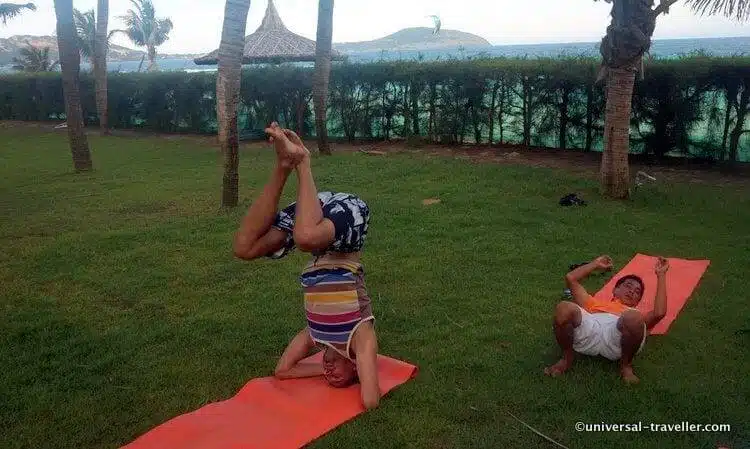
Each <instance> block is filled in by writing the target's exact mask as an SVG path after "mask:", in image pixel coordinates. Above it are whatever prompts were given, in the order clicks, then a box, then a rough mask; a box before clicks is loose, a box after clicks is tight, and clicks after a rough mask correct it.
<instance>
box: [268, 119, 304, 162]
mask: <svg viewBox="0 0 750 449" xmlns="http://www.w3.org/2000/svg"><path fill="white" fill-rule="evenodd" d="M266 132H267V133H268V134H269V136H270V138H269V141H270V142H271V143H272V144H273V148H274V150H276V157H277V158H278V160H279V161H281V162H282V163H283V165H285V166H292V167H294V166H295V165H297V164H298V163H299V161H300V160H302V158H303V157H304V152H303V151H302V150H301V149H300V148H298V147H299V145H297V144H295V143H294V142H292V141H290V140H289V137H288V135H287V133H286V132H285V131H284V129H282V128H281V127H280V126H279V124H278V123H276V122H273V123H271V125H270V126H269V127H268V128H266Z"/></svg>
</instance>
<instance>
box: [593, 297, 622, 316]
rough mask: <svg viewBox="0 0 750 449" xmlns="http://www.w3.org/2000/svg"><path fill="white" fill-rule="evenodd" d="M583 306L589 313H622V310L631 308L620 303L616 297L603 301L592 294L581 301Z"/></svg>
mask: <svg viewBox="0 0 750 449" xmlns="http://www.w3.org/2000/svg"><path fill="white" fill-rule="evenodd" d="M583 308H584V310H586V311H587V312H589V313H611V314H613V315H618V316H619V315H622V312H624V311H626V310H628V309H631V307H628V306H626V305H625V304H623V303H621V302H620V301H619V300H618V299H614V298H613V299H612V300H610V301H604V300H601V299H598V298H594V297H593V296H589V297H588V299H587V300H586V301H584V303H583Z"/></svg>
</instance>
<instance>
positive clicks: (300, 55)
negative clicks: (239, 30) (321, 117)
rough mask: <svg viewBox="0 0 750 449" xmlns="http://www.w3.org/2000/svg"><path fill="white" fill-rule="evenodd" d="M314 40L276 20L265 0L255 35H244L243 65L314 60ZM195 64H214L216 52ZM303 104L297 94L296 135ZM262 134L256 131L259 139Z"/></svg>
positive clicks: (337, 57)
mask: <svg viewBox="0 0 750 449" xmlns="http://www.w3.org/2000/svg"><path fill="white" fill-rule="evenodd" d="M315 46H316V45H315V41H314V40H311V39H307V38H305V37H302V36H300V35H298V34H295V33H293V32H291V31H289V29H288V28H287V27H286V26H285V25H284V22H283V21H282V20H281V17H279V13H278V11H276V6H274V4H273V0H268V6H267V7H266V15H265V17H263V22H261V24H260V26H259V27H258V29H257V30H255V32H254V33H253V34H251V35H249V36H245V48H244V50H243V51H242V64H281V63H284V62H310V61H315ZM332 59H333V60H342V59H345V57H344V56H343V55H341V54H340V53H338V52H335V51H332ZM193 62H195V64H197V65H217V64H218V63H219V50H218V49H217V50H214V51H212V52H211V53H209V54H207V55H205V56H201V57H200V58H196V59H194V60H193ZM304 111H305V101H304V100H303V98H302V94H300V98H299V99H298V102H297V132H298V133H299V134H301V133H302V123H303V116H304ZM261 135H263V133H262V132H258V136H261Z"/></svg>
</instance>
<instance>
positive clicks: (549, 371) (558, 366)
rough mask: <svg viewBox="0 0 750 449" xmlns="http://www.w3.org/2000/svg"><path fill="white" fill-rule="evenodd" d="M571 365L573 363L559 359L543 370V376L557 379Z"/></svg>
mask: <svg viewBox="0 0 750 449" xmlns="http://www.w3.org/2000/svg"><path fill="white" fill-rule="evenodd" d="M572 364H573V362H571V361H569V360H567V359H564V358H562V359H560V361H559V362H557V363H555V364H554V365H552V366H548V367H547V368H544V374H546V375H548V376H552V377H557V376H560V375H562V374H564V373H565V371H567V370H568V369H569V368H570V366H571V365H572Z"/></svg>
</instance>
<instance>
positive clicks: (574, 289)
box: [565, 256, 612, 305]
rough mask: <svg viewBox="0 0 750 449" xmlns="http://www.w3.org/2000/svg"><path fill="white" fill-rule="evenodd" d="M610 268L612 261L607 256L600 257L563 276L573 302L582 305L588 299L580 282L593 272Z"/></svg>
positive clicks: (587, 294)
mask: <svg viewBox="0 0 750 449" xmlns="http://www.w3.org/2000/svg"><path fill="white" fill-rule="evenodd" d="M610 268H612V259H611V258H610V257H609V256H600V257H597V258H596V259H594V260H593V261H592V262H589V263H587V264H586V265H582V266H580V267H578V268H576V269H575V270H573V271H571V272H569V273H568V274H566V275H565V283H566V285H567V286H568V288H569V289H570V292H571V294H572V295H573V300H574V301H575V302H576V303H577V304H578V305H583V304H584V303H585V302H586V301H587V300H588V299H589V297H590V295H589V293H588V292H587V291H586V289H585V288H583V285H581V280H583V279H584V278H586V277H588V276H589V275H590V274H591V273H593V272H594V271H596V270H598V269H601V270H608V269H610Z"/></svg>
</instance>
